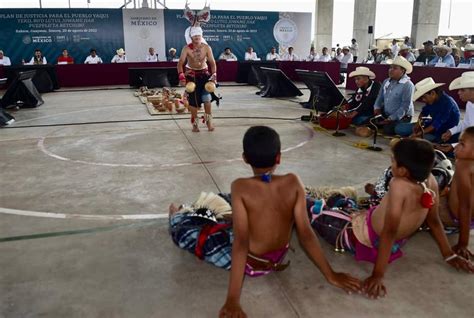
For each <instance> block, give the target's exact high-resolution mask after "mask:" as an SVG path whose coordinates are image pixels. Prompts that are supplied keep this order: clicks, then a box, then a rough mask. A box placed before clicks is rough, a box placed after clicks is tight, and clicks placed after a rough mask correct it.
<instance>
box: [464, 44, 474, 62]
mask: <svg viewBox="0 0 474 318" xmlns="http://www.w3.org/2000/svg"><path fill="white" fill-rule="evenodd" d="M463 49H464V61H463V63H467V64H470V65H471V68H474V44H471V43H469V44H467V45H466V46H465V47H464V48H462V49H461V50H463Z"/></svg>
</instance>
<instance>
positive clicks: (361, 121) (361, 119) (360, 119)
mask: <svg viewBox="0 0 474 318" xmlns="http://www.w3.org/2000/svg"><path fill="white" fill-rule="evenodd" d="M371 117H372V116H364V115H357V116H355V117H354V118H352V123H353V124H354V125H356V126H362V125H365V124H367V123H368V121H369V119H370V118H371Z"/></svg>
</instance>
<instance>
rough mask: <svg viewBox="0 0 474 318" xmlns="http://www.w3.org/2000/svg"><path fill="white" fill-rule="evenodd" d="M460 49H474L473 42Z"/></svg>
mask: <svg viewBox="0 0 474 318" xmlns="http://www.w3.org/2000/svg"><path fill="white" fill-rule="evenodd" d="M461 50H462V51H474V44H471V43H469V44H467V45H466V46H465V47H462V48H461Z"/></svg>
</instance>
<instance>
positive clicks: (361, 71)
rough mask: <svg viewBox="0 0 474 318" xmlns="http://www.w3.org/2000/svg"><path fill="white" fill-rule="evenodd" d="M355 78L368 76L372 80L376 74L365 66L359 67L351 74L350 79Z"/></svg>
mask: <svg viewBox="0 0 474 318" xmlns="http://www.w3.org/2000/svg"><path fill="white" fill-rule="evenodd" d="M355 76H368V77H369V78H370V79H374V78H375V73H374V72H372V71H371V70H369V68H367V67H365V66H359V67H357V68H356V69H355V71H352V72H351V73H350V74H349V77H355Z"/></svg>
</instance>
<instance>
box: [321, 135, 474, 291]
mask: <svg viewBox="0 0 474 318" xmlns="http://www.w3.org/2000/svg"><path fill="white" fill-rule="evenodd" d="M392 150H393V156H392V173H393V178H392V180H391V181H390V188H389V190H388V193H387V194H386V195H385V196H384V197H383V199H382V201H381V202H380V205H378V206H373V207H372V208H370V209H369V210H368V211H363V212H361V213H355V214H353V215H352V216H351V222H350V223H349V225H350V226H347V227H345V228H344V229H343V232H342V234H340V235H339V236H341V235H342V236H344V237H347V238H349V239H348V240H342V241H343V248H344V249H345V250H349V251H352V252H354V253H355V258H356V260H363V261H369V262H372V263H374V264H375V266H374V269H373V271H372V275H371V276H370V277H369V278H367V279H366V280H365V281H364V283H363V289H364V292H365V293H366V294H367V295H368V296H369V297H370V298H378V297H379V296H385V295H386V288H385V286H384V284H383V282H382V280H383V277H384V274H385V271H386V269H387V265H388V264H389V263H390V262H391V261H394V260H396V259H397V258H399V257H401V256H402V252H401V250H400V247H401V245H403V243H404V242H405V240H406V239H407V238H408V237H409V236H411V235H412V234H413V233H415V232H416V231H417V230H418V228H419V227H420V226H421V225H422V224H423V222H424V221H425V220H426V222H427V224H428V226H429V227H430V229H431V234H432V235H433V237H434V239H435V241H436V242H437V244H438V246H439V249H440V251H441V254H442V256H443V258H444V259H445V261H446V262H447V263H448V264H449V265H451V266H453V267H455V268H456V269H462V270H464V271H466V272H470V273H474V265H473V264H472V263H471V262H470V261H468V260H467V259H465V258H463V257H461V256H460V255H457V254H456V253H455V252H454V251H453V250H452V249H451V247H450V246H449V243H448V240H447V237H446V234H445V233H444V230H443V226H442V224H441V221H440V218H439V214H438V206H439V194H438V185H437V183H436V180H435V178H434V177H433V175H432V174H431V173H430V171H431V169H432V167H433V162H434V157H435V154H434V149H433V146H432V145H431V144H430V143H429V142H428V141H425V140H420V139H403V140H401V141H400V142H398V143H397V144H396V145H395V146H394V147H393V149H392ZM322 213H324V212H322ZM324 220H330V219H329V218H324ZM315 223H316V226H315V227H316V230H317V231H321V229H324V228H325V227H324V226H320V225H319V224H318V221H317V217H316V222H315ZM313 224H314V223H313ZM321 235H322V236H325V233H321ZM330 243H333V242H330Z"/></svg>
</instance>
